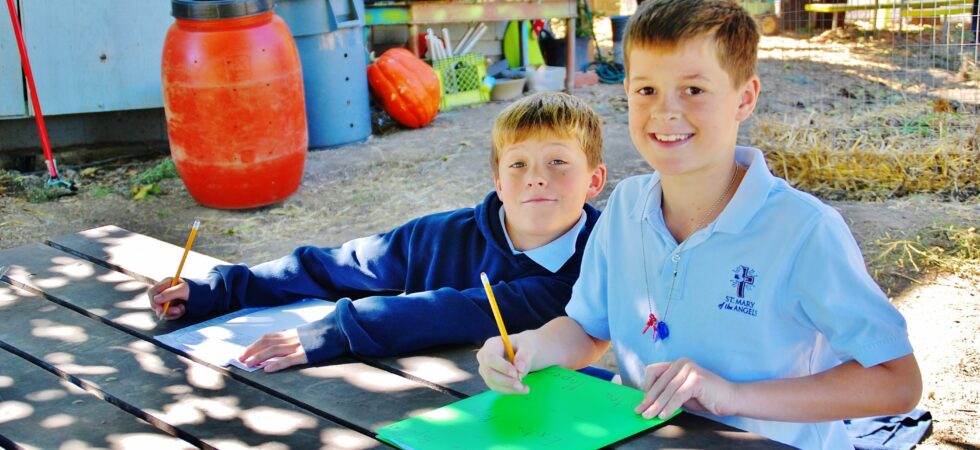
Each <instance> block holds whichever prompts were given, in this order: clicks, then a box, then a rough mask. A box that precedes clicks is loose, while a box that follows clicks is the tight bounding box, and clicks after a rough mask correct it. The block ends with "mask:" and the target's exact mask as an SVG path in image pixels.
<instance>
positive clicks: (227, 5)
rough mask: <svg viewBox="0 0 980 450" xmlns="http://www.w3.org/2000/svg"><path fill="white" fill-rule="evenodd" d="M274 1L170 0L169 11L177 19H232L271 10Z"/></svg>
mask: <svg viewBox="0 0 980 450" xmlns="http://www.w3.org/2000/svg"><path fill="white" fill-rule="evenodd" d="M275 3H276V2H275V0H171V2H170V6H171V8H170V11H171V15H173V16H174V17H176V18H178V19H191V20H215V19H234V18H237V17H246V16H254V15H256V14H261V13H264V12H266V11H272V8H274V7H275Z"/></svg>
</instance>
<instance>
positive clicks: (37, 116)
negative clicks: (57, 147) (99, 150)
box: [7, 0, 58, 178]
mask: <svg viewBox="0 0 980 450" xmlns="http://www.w3.org/2000/svg"><path fill="white" fill-rule="evenodd" d="M7 10H9V11H10V23H11V25H13V26H14V37H15V38H17V48H18V49H20V62H21V64H22V65H23V66H24V76H25V78H27V86H28V88H29V90H30V93H31V104H32V105H34V121H35V122H37V134H38V135H40V137H41V148H42V149H44V159H45V160H46V161H47V162H48V174H49V175H51V178H58V168H57V167H55V164H54V155H52V154H51V143H50V142H48V127H47V126H45V125H44V114H43V113H42V112H41V102H40V101H39V100H38V99H37V87H36V86H35V85H34V73H33V72H32V71H31V62H30V60H28V59H27V44H25V43H24V33H23V31H21V28H20V20H18V19H17V8H15V7H14V0H7Z"/></svg>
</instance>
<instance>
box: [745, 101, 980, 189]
mask: <svg viewBox="0 0 980 450" xmlns="http://www.w3.org/2000/svg"><path fill="white" fill-rule="evenodd" d="M955 109H956V108H955V107H954V106H953V105H950V104H949V103H948V102H946V101H944V100H937V101H935V102H933V103H932V104H926V105H922V104H919V105H911V104H908V103H905V104H900V105H894V106H888V107H885V108H882V109H880V110H868V111H865V112H859V113H855V114H854V115H849V116H845V115H831V114H826V113H824V114H812V115H810V116H809V117H803V118H797V119H786V118H783V117H778V118H777V117H772V116H760V117H758V118H757V119H756V122H755V126H754V127H753V128H752V135H751V139H752V143H753V145H755V146H758V147H760V148H764V149H767V154H766V157H767V159H768V160H769V165H770V167H772V170H773V171H774V172H775V173H776V174H777V175H779V176H781V177H783V178H785V179H786V180H787V181H788V182H790V183H791V184H792V185H793V186H795V187H797V188H799V189H802V190H804V191H807V192H811V193H813V194H815V195H817V196H820V197H822V198H827V199H853V200H880V199H884V198H891V197H902V196H905V195H908V194H909V193H914V192H918V193H934V194H941V195H945V196H949V197H952V198H957V199H964V198H968V197H972V196H976V195H977V194H980V124H978V123H977V121H976V120H971V119H970V118H971V117H974V118H975V117H976V116H975V114H974V113H972V112H969V113H962V114H961V113H958V112H955Z"/></svg>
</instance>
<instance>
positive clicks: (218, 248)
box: [0, 38, 980, 449]
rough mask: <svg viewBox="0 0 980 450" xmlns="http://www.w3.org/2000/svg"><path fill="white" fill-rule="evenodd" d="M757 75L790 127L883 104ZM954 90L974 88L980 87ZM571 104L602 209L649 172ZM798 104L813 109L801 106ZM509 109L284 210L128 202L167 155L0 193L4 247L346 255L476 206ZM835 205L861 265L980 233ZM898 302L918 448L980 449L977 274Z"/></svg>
mask: <svg viewBox="0 0 980 450" xmlns="http://www.w3.org/2000/svg"><path fill="white" fill-rule="evenodd" d="M767 42H768V44H767V43H764V47H765V45H769V47H768V48H769V49H770V50H769V51H770V53H769V55H770V56H771V55H772V54H773V53H772V52H777V51H778V52H780V53H783V52H785V53H787V54H788V53H793V52H799V51H801V50H799V48H803V49H804V50H805V51H812V50H813V49H812V48H810V46H809V44H808V43H807V42H806V41H801V40H793V39H785V38H777V40H769V41H767ZM845 47H846V46H845ZM791 49H795V50H791ZM838 50H839V49H838ZM834 52H835V50H833V49H831V50H830V53H834ZM759 72H760V75H761V77H762V80H763V86H764V88H763V89H764V94H763V96H762V99H761V102H760V105H759V108H758V109H757V111H758V114H769V115H780V116H789V115H792V114H811V113H813V112H814V111H815V112H816V113H820V112H821V111H826V110H828V109H833V108H840V107H841V102H847V101H851V100H852V99H851V96H846V95H845V96H842V95H839V94H840V89H842V88H846V89H848V90H850V92H857V91H858V90H862V91H866V92H870V93H871V94H869V95H872V96H874V97H875V98H886V97H887V92H885V91H886V90H887V89H886V87H887V86H886V87H882V86H883V85H882V83H880V82H875V81H873V80H872V81H868V80H867V79H866V78H862V77H860V76H859V75H858V74H855V73H854V72H853V68H852V67H848V65H847V64H826V63H824V62H820V61H819V60H817V59H807V58H806V57H801V59H797V60H793V61H785V60H778V59H767V57H766V53H765V52H764V55H763V59H762V60H761V61H760V68H759ZM951 82H952V81H951ZM801 86H804V87H803V88H801ZM806 86H810V91H808V92H807V95H806V96H805V97H801V96H800V95H799V92H800V89H804V88H806ZM959 88H964V89H968V90H969V89H978V88H977V85H976V84H966V85H959ZM575 94H576V95H578V96H581V97H583V98H585V99H586V100H587V101H588V102H589V103H590V104H592V105H593V106H594V107H595V109H596V110H597V111H598V112H599V113H600V114H601V115H602V116H603V118H604V120H605V130H604V135H605V143H606V145H605V152H606V153H605V158H606V164H607V166H608V169H609V184H608V185H607V186H608V187H607V189H606V190H605V192H604V193H603V194H602V196H600V197H599V199H598V200H597V201H596V202H594V203H595V205H596V206H597V207H600V208H601V207H602V206H604V204H605V200H606V198H608V195H609V193H611V192H612V188H613V186H615V184H616V182H617V181H619V180H621V179H623V178H625V177H628V176H631V175H635V174H639V173H643V172H646V171H647V170H648V168H647V167H646V165H645V163H644V162H643V161H642V160H641V159H640V158H639V156H638V155H637V154H636V153H635V152H634V150H633V148H632V144H631V143H630V141H629V137H628V132H627V116H626V102H625V95H624V92H623V89H622V87H621V86H618V85H597V86H591V87H587V88H583V89H580V90H578V91H576V92H575ZM866 98H867V96H865V97H864V98H863V99H866ZM863 99H857V100H856V101H861V100H863ZM802 102H805V103H806V105H804V106H805V107H801V106H800V105H799V104H800V103H802ZM504 106H505V105H504V104H503V103H490V104H486V105H483V106H479V107H474V108H466V109H461V110H457V111H450V112H444V113H440V115H439V116H438V117H437V119H436V120H435V122H433V123H432V124H431V125H430V126H428V127H426V128H423V129H420V130H398V131H395V132H388V133H386V134H382V135H375V136H372V137H371V138H370V139H368V140H367V141H366V142H364V143H360V144H356V145H350V146H346V147H343V148H340V149H335V150H327V151H316V152H311V153H309V155H308V159H307V162H306V168H305V173H304V177H303V182H302V186H301V187H300V189H299V191H298V192H297V193H296V194H294V195H293V196H291V197H290V198H288V199H287V200H285V201H283V202H281V203H279V204H276V205H273V206H270V207H266V208H260V209H256V210H248V211H225V210H215V209H209V208H205V207H202V206H200V205H198V204H197V203H195V202H194V200H193V199H192V198H191V197H190V196H189V195H188V193H187V192H186V190H185V189H184V188H183V184H182V182H181V181H180V180H179V179H169V180H164V181H162V182H160V183H159V185H160V187H161V189H162V192H161V193H160V194H159V195H151V196H149V197H147V198H146V199H144V200H141V201H134V200H133V199H132V194H131V193H130V191H129V188H130V186H129V184H128V180H129V179H130V178H131V177H132V176H133V175H135V174H138V173H140V172H142V171H144V170H146V169H147V168H148V167H151V166H153V165H154V164H156V163H157V162H158V161H159V160H160V158H161V157H162V156H161V157H158V158H152V159H143V160H132V159H130V160H120V161H116V162H112V163H106V164H103V165H99V166H95V167H93V168H89V169H88V170H85V171H84V172H82V173H81V174H77V175H78V176H79V181H80V184H81V190H80V192H79V193H78V194H77V195H75V196H71V197H63V198H60V199H57V200H55V201H50V202H44V203H36V204H35V203H29V202H27V201H25V200H24V199H22V198H18V197H15V196H2V195H0V248H8V247H13V246H18V245H22V244H26V243H29V242H36V241H43V240H44V239H46V238H50V237H54V236H58V235H62V234H67V233H73V232H77V231H81V230H85V229H89V228H94V227H98V226H102V225H107V224H112V225H117V226H120V227H122V228H125V229H128V230H131V231H134V232H139V233H142V234H145V235H149V236H152V237H155V238H158V239H161V240H164V241H168V242H172V243H175V244H177V245H182V243H183V242H184V240H185V239H186V237H187V232H188V227H189V224H190V223H191V222H193V220H194V219H200V220H201V221H202V228H201V231H200V232H199V234H198V237H197V240H196V241H195V246H194V249H195V250H196V251H199V252H201V253H205V254H208V255H211V256H214V257H217V258H221V259H224V260H227V261H230V262H236V263H238V262H241V263H247V264H256V263H259V262H262V261H266V260H269V259H272V258H275V257H278V256H281V255H284V254H286V253H288V252H289V251H290V250H292V249H293V248H294V247H296V246H297V245H299V244H309V245H320V246H333V245H338V244H340V243H342V242H344V241H346V240H348V239H352V238H356V237H360V236H364V235H368V234H371V233H375V232H380V231H384V230H387V229H390V228H392V227H394V226H396V225H398V224H401V223H403V222H404V221H406V220H408V219H410V218H412V217H416V216H418V215H422V214H427V213H432V212H437V211H444V210H448V209H454V208H460V207H468V206H472V205H474V204H476V203H478V202H479V201H480V200H481V199H482V198H483V197H484V196H485V195H486V193H487V192H488V191H489V190H490V189H492V183H491V179H490V172H489V169H488V152H489V124H490V123H491V121H492V118H493V117H494V116H495V115H496V114H497V113H498V112H499V111H500V110H501V109H502V108H503V107H504ZM808 108H809V109H808ZM975 111H976V110H975V109H974V112H975ZM965 120H972V121H974V123H976V121H977V116H976V115H975V114H972V115H971V114H968V115H967V116H966V119H965ZM747 127H751V123H750V124H748V125H747ZM743 131H744V130H743ZM82 174H84V175H82ZM829 203H830V204H831V205H833V206H834V207H836V208H837V209H839V210H840V211H841V212H842V214H843V215H844V217H845V218H846V219H847V220H848V222H849V223H850V225H851V227H852V230H853V232H854V234H855V236H856V238H857V240H858V242H859V243H860V244H861V246H862V249H864V250H865V257H866V258H870V257H873V256H874V251H875V247H874V246H873V245H872V244H873V243H874V241H875V240H876V239H879V238H882V237H885V236H891V237H902V236H910V235H911V234H913V233H915V232H916V230H919V229H921V228H922V227H925V226H929V225H933V224H936V223H958V224H964V225H965V224H973V225H977V224H978V223H980V200H978V199H977V197H972V198H967V199H965V200H962V201H955V200H954V201H950V200H948V199H947V198H945V197H942V198H941V197H937V196H932V195H913V196H907V197H902V198H895V199H888V200H884V201H879V202H857V201H829ZM148 257H152V255H148ZM892 301H893V302H894V304H895V305H897V306H898V308H899V309H900V310H901V311H902V312H903V313H904V314H905V317H906V319H907V320H908V322H909V331H910V334H911V339H912V343H913V345H914V347H915V351H916V356H917V358H918V360H919V363H920V365H921V368H922V372H923V378H924V381H925V390H924V394H923V397H922V400H921V402H920V405H919V407H921V408H925V409H928V410H930V411H931V412H932V414H933V417H934V418H935V421H934V431H933V433H932V435H931V436H930V437H929V438H928V439H927V440H926V441H925V443H924V444H923V445H922V446H921V447H920V448H929V449H940V448H941V449H977V448H980V409H978V406H977V405H978V404H980V342H978V336H980V334H978V331H980V284H978V281H977V280H976V279H975V278H971V277H967V278H961V277H957V276H955V275H951V274H945V273H937V274H923V275H922V276H920V277H917V281H916V282H914V283H906V284H905V285H897V286H894V289H893V295H892ZM607 362H609V361H607Z"/></svg>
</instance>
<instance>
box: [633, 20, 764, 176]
mask: <svg viewBox="0 0 980 450" xmlns="http://www.w3.org/2000/svg"><path fill="white" fill-rule="evenodd" d="M624 85H625V86H626V96H627V100H628V103H629V129H630V137H631V138H632V139H633V144H634V145H635V146H636V148H637V151H639V153H640V155H641V156H643V159H644V160H646V162H647V163H648V164H650V166H652V167H653V168H654V169H656V170H657V171H658V172H660V174H661V176H673V175H687V174H698V173H711V172H712V171H711V169H712V168H714V167H717V166H716V165H718V164H724V165H726V166H731V164H732V158H733V156H732V155H733V153H734V150H735V139H736V137H737V136H738V126H739V124H740V123H741V122H742V121H744V120H745V119H747V118H748V117H749V115H751V114H752V110H753V109H754V108H755V104H756V100H757V99H758V96H759V80H758V78H757V77H755V76H753V77H752V78H751V79H749V80H748V81H746V82H745V83H741V84H740V86H739V87H737V88H736V87H735V86H734V83H733V82H732V78H731V76H730V75H729V74H728V72H726V71H725V70H724V69H723V68H722V67H721V63H720V62H719V57H718V47H717V45H716V44H715V39H714V37H713V34H710V33H709V34H704V35H701V36H698V37H695V38H691V39H688V40H685V41H682V42H680V43H679V44H677V46H676V47H675V48H674V49H671V50H662V49H657V48H655V47H654V46H651V45H646V46H643V45H637V46H634V47H633V48H631V49H630V55H629V73H628V77H627V78H626V80H625V82H624Z"/></svg>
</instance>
